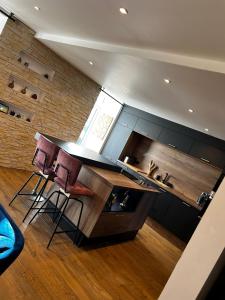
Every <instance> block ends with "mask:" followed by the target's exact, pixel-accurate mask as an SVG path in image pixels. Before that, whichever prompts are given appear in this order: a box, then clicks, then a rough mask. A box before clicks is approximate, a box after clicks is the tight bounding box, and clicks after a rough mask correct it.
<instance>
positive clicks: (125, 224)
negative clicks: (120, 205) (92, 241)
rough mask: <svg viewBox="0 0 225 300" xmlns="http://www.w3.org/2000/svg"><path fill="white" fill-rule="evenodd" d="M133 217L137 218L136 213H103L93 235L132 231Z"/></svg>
mask: <svg viewBox="0 0 225 300" xmlns="http://www.w3.org/2000/svg"><path fill="white" fill-rule="evenodd" d="M133 219H135V213H109V212H106V213H102V214H101V216H100V217H99V219H98V222H97V223H96V225H95V227H94V229H93V232H92V234H91V237H95V236H98V237H99V236H109V235H113V234H120V233H123V232H127V231H132V220H133Z"/></svg>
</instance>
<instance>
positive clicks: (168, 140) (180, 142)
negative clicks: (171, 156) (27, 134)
mask: <svg viewBox="0 0 225 300" xmlns="http://www.w3.org/2000/svg"><path fill="white" fill-rule="evenodd" d="M158 140H159V142H161V143H163V144H165V145H168V146H170V147H172V148H175V149H178V150H181V151H183V152H185V153H188V152H189V151H190V149H191V146H192V144H193V140H192V139H191V138H190V137H188V136H186V135H182V134H180V133H177V132H175V131H172V130H168V129H166V128H165V129H163V130H162V132H161V134H160V136H159V138H158Z"/></svg>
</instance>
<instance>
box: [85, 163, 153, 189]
mask: <svg viewBox="0 0 225 300" xmlns="http://www.w3.org/2000/svg"><path fill="white" fill-rule="evenodd" d="M83 167H85V168H88V169H89V170H92V172H93V173H94V174H95V175H98V176H100V177H101V178H102V179H104V180H105V181H106V182H108V183H109V184H111V185H112V186H120V187H125V188H129V189H134V190H140V191H146V192H154V193H156V192H158V190H157V189H156V188H154V187H146V186H142V185H139V184H137V183H136V182H134V181H133V180H131V179H129V178H128V177H127V176H125V175H124V174H121V173H118V172H114V171H111V170H105V169H101V168H97V167H92V166H83Z"/></svg>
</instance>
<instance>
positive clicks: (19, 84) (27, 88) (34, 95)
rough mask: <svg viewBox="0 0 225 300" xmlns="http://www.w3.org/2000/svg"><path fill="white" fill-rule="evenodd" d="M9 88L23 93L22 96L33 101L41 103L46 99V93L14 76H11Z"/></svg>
mask: <svg viewBox="0 0 225 300" xmlns="http://www.w3.org/2000/svg"><path fill="white" fill-rule="evenodd" d="M8 88H10V89H12V90H14V91H15V92H18V93H21V95H24V96H26V97H28V98H30V99H31V100H33V101H40V100H41V99H42V98H43V97H44V93H43V92H42V91H41V90H40V89H38V88H36V87H34V86H33V85H31V84H29V83H28V82H26V81H25V80H23V79H21V78H19V77H16V76H14V75H10V76H9V81H8Z"/></svg>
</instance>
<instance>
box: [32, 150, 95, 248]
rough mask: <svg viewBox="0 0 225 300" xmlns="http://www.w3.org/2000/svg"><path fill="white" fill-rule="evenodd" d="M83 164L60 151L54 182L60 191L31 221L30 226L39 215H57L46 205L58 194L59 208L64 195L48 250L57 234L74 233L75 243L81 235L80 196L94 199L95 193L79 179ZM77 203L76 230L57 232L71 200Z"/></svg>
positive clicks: (45, 203)
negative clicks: (60, 198)
mask: <svg viewBox="0 0 225 300" xmlns="http://www.w3.org/2000/svg"><path fill="white" fill-rule="evenodd" d="M81 166H82V163H81V161H80V160H78V159H76V158H74V157H72V156H71V155H70V154H68V153H67V152H65V151H64V150H60V151H59V154H58V157H57V161H56V168H55V174H56V177H55V178H54V182H55V183H56V184H57V185H58V187H59V190H58V191H54V192H53V193H51V194H50V196H49V197H48V199H47V200H46V201H45V202H44V203H43V205H42V206H41V207H40V208H39V209H38V211H37V212H36V213H35V215H34V216H33V218H32V219H31V220H30V222H29V224H30V223H31V222H32V221H33V220H34V218H35V217H36V216H37V214H39V213H55V209H52V208H48V207H47V208H45V205H47V203H48V202H49V201H50V199H51V197H52V196H53V195H54V194H55V193H57V200H56V207H57V206H58V201H59V196H60V195H64V197H65V199H64V200H63V202H62V203H61V205H60V207H59V209H58V212H57V217H56V218H58V220H57V223H56V226H55V228H54V231H53V233H52V235H51V237H50V240H49V242H48V245H47V248H48V247H49V246H50V244H51V242H52V239H53V237H54V235H55V234H56V233H64V232H74V238H73V242H74V243H75V241H76V238H77V235H78V233H79V226H80V221H81V217H82V212H83V202H82V200H80V199H78V198H77V197H79V196H87V197H92V196H93V195H94V193H93V191H92V190H90V189H89V188H88V187H86V186H85V185H83V184H81V183H80V182H79V181H78V180H77V177H78V175H79V172H80V169H81ZM72 199H73V200H74V201H77V202H78V203H79V204H80V212H79V217H78V221H77V225H76V229H75V230H61V231H57V228H58V227H59V226H60V222H61V220H62V217H63V215H64V213H65V211H66V208H67V206H68V203H69V201H70V200H72Z"/></svg>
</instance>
